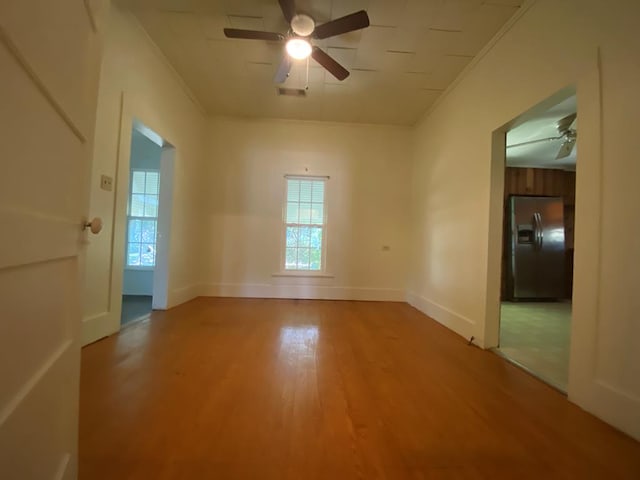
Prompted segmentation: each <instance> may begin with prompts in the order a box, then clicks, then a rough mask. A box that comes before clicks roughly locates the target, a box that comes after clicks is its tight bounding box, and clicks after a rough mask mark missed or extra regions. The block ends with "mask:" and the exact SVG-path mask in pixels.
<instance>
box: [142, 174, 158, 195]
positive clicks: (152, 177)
mask: <svg viewBox="0 0 640 480" xmlns="http://www.w3.org/2000/svg"><path fill="white" fill-rule="evenodd" d="M159 179H160V175H159V174H158V172H147V181H146V185H145V192H144V193H147V194H149V193H151V194H153V195H157V194H158V189H159Z"/></svg>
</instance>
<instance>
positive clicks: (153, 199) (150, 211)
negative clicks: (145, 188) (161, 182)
mask: <svg viewBox="0 0 640 480" xmlns="http://www.w3.org/2000/svg"><path fill="white" fill-rule="evenodd" d="M144 201H145V205H144V216H145V217H157V216H158V196H157V195H145V196H144Z"/></svg>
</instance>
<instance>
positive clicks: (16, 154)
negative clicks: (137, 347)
mask: <svg viewBox="0 0 640 480" xmlns="http://www.w3.org/2000/svg"><path fill="white" fill-rule="evenodd" d="M101 3H102V0H96V1H95V2H94V1H93V0H56V1H51V0H0V478H2V479H7V480H30V479H72V478H75V477H76V476H77V431H78V392H79V384H78V380H79V367H80V343H79V331H80V317H81V311H80V296H79V292H80V281H81V278H80V272H81V266H82V265H81V263H82V258H83V255H82V252H83V245H84V244H85V243H86V242H87V240H88V238H87V235H88V234H87V233H86V232H82V230H81V224H82V221H83V219H84V217H86V216H87V215H88V213H89V212H88V211H87V206H88V195H87V192H88V187H89V185H88V183H87V182H88V172H89V171H90V161H91V141H92V138H93V124H94V119H95V108H96V97H97V82H98V77H99V66H100V36H99V34H98V31H99V30H100V18H101V16H100V14H99V13H100V4H101Z"/></svg>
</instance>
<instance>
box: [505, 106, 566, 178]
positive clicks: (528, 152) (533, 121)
mask: <svg viewBox="0 0 640 480" xmlns="http://www.w3.org/2000/svg"><path fill="white" fill-rule="evenodd" d="M576 112H577V104H576V97H575V95H574V96H572V97H569V98H567V99H566V100H564V101H562V102H560V103H558V104H557V105H555V106H553V107H551V108H550V109H548V110H547V111H545V112H542V113H541V114H539V115H536V116H534V117H533V118H530V119H528V120H527V121H526V122H525V123H523V124H521V125H518V126H517V127H515V128H513V129H512V130H510V131H509V132H507V166H509V167H533V168H561V169H565V170H575V168H576V159H577V151H578V147H577V145H576V146H575V147H574V148H573V151H572V152H571V155H569V156H568V157H565V158H561V159H556V155H557V154H558V151H559V150H560V146H561V145H562V143H563V140H549V141H545V142H539V143H533V144H530V145H524V146H520V147H511V148H509V145H515V144H518V143H523V142H530V141H533V140H539V139H545V138H553V137H557V136H558V128H557V123H558V120H560V119H561V118H564V117H566V116H567V115H570V114H572V113H576ZM571 128H574V129H576V130H578V119H576V121H575V122H574V124H573V125H572V127H571Z"/></svg>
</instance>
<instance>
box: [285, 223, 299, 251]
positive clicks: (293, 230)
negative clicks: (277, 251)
mask: <svg viewBox="0 0 640 480" xmlns="http://www.w3.org/2000/svg"><path fill="white" fill-rule="evenodd" d="M297 246H298V227H287V247H297Z"/></svg>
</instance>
